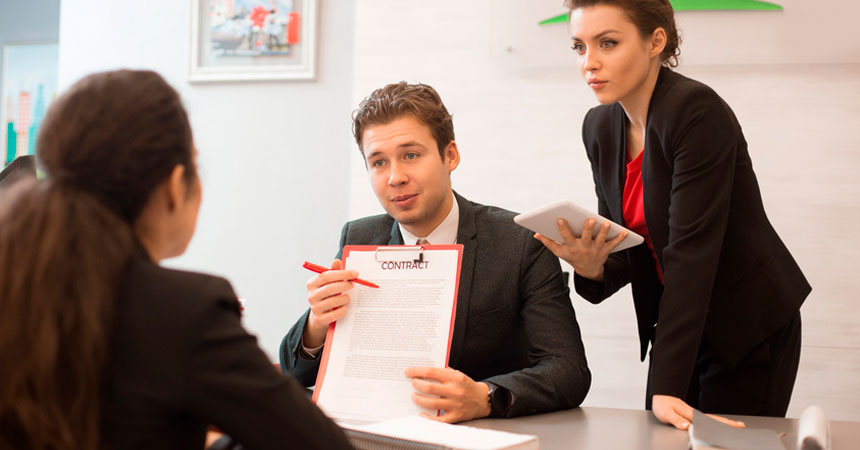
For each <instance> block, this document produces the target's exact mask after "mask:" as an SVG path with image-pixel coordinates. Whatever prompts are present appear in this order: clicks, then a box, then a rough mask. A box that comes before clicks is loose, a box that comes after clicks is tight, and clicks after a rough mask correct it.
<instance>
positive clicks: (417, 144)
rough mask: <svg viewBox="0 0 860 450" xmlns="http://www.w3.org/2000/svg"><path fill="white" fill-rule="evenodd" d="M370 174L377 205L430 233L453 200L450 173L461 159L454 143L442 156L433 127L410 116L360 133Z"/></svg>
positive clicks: (407, 225) (421, 232)
mask: <svg viewBox="0 0 860 450" xmlns="http://www.w3.org/2000/svg"><path fill="white" fill-rule="evenodd" d="M361 141H362V148H363V151H364V159H365V165H366V166H367V174H368V176H369V177H370V185H371V186H372V187H373V192H374V193H375V194H376V198H377V199H379V203H380V204H382V207H383V208H385V211H386V212H387V213H388V214H389V215H390V216H391V217H393V218H394V219H395V220H397V221H398V222H400V223H401V224H403V226H404V227H405V228H406V229H407V230H409V232H410V233H412V234H414V235H416V236H421V237H424V236H427V235H428V234H430V232H431V231H433V230H434V229H435V228H436V227H437V226H438V225H439V224H440V223H442V221H443V220H445V217H446V216H447V215H448V212H449V211H450V209H451V205H452V204H453V199H452V194H451V171H452V170H454V169H455V168H456V167H457V165H458V164H459V163H460V153H459V152H458V151H457V144H456V143H454V141H451V142H450V143H448V145H447V146H446V147H445V151H444V154H445V157H444V158H442V157H441V156H440V155H439V149H438V147H437V145H436V139H435V138H433V134H432V133H431V131H430V127H428V126H427V125H424V124H423V123H421V122H419V121H418V120H417V119H415V118H414V117H412V116H402V117H399V118H397V119H395V120H393V121H391V122H389V123H386V124H380V125H371V126H369V127H367V128H366V129H365V130H364V132H363V134H362V139H361Z"/></svg>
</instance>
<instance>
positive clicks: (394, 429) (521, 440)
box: [341, 416, 539, 450]
mask: <svg viewBox="0 0 860 450" xmlns="http://www.w3.org/2000/svg"><path fill="white" fill-rule="evenodd" d="M341 425H343V424H341ZM343 426H345V427H346V428H349V429H354V430H359V431H365V432H368V433H374V434H379V435H383V436H390V437H395V438H399V439H407V440H409V441H415V442H426V443H430V444H436V445H440V446H442V447H444V448H450V449H456V450H532V449H538V448H539V442H538V438H537V436H534V435H531V434H516V433H508V432H506V431H498V430H488V429H484V428H475V427H470V426H466V425H451V424H447V423H443V422H437V421H435V420H430V419H425V418H423V417H419V416H408V417H400V418H397V419H391V420H386V421H384V422H377V423H373V424H369V425H361V426H350V425H343Z"/></svg>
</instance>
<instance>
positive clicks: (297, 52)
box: [189, 0, 317, 82]
mask: <svg viewBox="0 0 860 450" xmlns="http://www.w3.org/2000/svg"><path fill="white" fill-rule="evenodd" d="M191 4H192V7H191V22H192V23H191V58H190V62H191V68H190V73H189V80H190V81H191V82H213V81H253V80H310V79H313V78H314V76H315V71H314V60H315V54H316V48H315V47H316V46H315V43H316V42H315V37H316V6H317V0H191Z"/></svg>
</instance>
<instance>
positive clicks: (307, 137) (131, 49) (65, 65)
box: [60, 0, 354, 360]
mask: <svg viewBox="0 0 860 450" xmlns="http://www.w3.org/2000/svg"><path fill="white" fill-rule="evenodd" d="M190 5H191V4H190V2H188V1H177V0H149V1H145V2H141V1H132V0H121V1H120V0H64V1H63V2H62V5H61V16H60V19H61V20H60V87H61V89H63V88H64V87H67V86H69V85H70V84H71V83H73V82H74V81H75V80H77V79H78V78H80V77H81V76H83V75H85V74H88V73H91V72H94V71H102V70H108V69H114V68H120V67H130V68H146V69H152V70H155V71H157V72H159V73H161V74H162V75H163V76H164V77H165V78H166V79H167V80H168V81H169V82H170V83H171V84H172V85H173V86H174V87H175V88H177V89H178V90H179V92H180V94H181V95H182V97H183V99H184V100H185V104H186V106H187V108H188V110H189V113H190V115H191V122H192V126H193V128H194V134H195V139H196V144H197V147H198V149H199V160H198V164H199V166H200V173H201V176H202V179H203V189H204V191H203V195H204V197H203V206H202V209H201V213H200V219H199V222H198V229H197V234H196V236H195V237H194V240H193V241H192V243H191V246H190V248H189V250H188V252H187V253H186V254H185V256H183V257H181V258H179V259H177V260H175V261H171V262H169V263H168V264H171V265H175V266H180V267H185V268H191V269H194V270H201V271H206V272H211V273H216V274H220V275H224V276H226V277H227V278H229V279H230V280H231V281H232V283H233V285H234V287H235V289H236V291H237V292H238V293H239V295H240V296H241V297H244V299H245V308H246V309H245V324H246V326H247V327H248V328H249V329H250V330H251V331H252V332H255V333H257V334H258V336H259V338H260V340H261V345H262V346H263V348H264V349H265V350H266V351H267V352H268V353H269V355H270V357H272V358H273V360H276V359H277V348H278V345H279V343H280V339H281V338H282V337H283V335H284V333H285V332H286V330H287V329H288V328H289V326H290V325H291V324H292V323H293V322H294V321H295V320H296V318H297V317H298V316H299V314H301V312H302V311H303V310H304V309H305V308H306V301H305V298H306V294H305V293H304V292H305V289H304V285H305V282H306V281H307V279H308V278H309V273H307V272H305V271H304V270H303V269H302V268H301V264H302V261H303V260H304V259H308V260H310V261H316V262H319V263H326V261H328V260H329V259H330V258H331V257H332V256H333V255H334V254H335V252H336V250H337V239H338V236H339V232H340V227H341V225H342V224H343V222H344V220H345V219H346V211H347V200H346V199H347V197H346V194H345V190H346V186H347V183H346V176H347V167H348V162H347V161H348V159H347V154H348V153H349V152H351V151H352V147H351V143H350V136H351V134H350V113H351V111H352V105H351V103H350V99H351V98H352V66H353V61H352V55H353V44H352V37H353V32H354V28H353V20H354V12H353V4H352V2H350V1H346V0H323V1H320V2H319V5H318V11H317V15H318V17H319V22H318V35H317V36H318V41H317V42H318V58H317V64H318V66H317V79H316V81H305V82H268V83H233V84H229V83H221V84H207V85H197V84H195V85H191V84H189V83H188V81H187V73H188V57H189V56H188V47H189V33H190V32H189V26H190V25H189V24H190V23H191V22H190Z"/></svg>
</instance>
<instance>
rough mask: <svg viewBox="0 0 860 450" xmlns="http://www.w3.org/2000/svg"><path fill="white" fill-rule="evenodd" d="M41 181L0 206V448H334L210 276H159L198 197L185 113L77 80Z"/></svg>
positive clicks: (168, 96)
mask: <svg viewBox="0 0 860 450" xmlns="http://www.w3.org/2000/svg"><path fill="white" fill-rule="evenodd" d="M37 155H38V159H39V162H40V164H41V167H42V169H43V170H44V172H45V174H46V179H44V180H42V181H38V182H21V183H18V184H17V185H15V186H13V187H12V188H10V189H9V190H8V191H7V192H5V193H4V194H3V197H4V198H2V201H0V309H2V311H3V313H2V314H0V380H2V381H0V448H15V449H26V448H32V449H98V448H153V449H155V448H158V449H173V448H176V449H179V448H182V449H202V448H203V446H204V439H205V436H206V427H207V425H208V424H212V425H215V426H217V427H218V428H220V429H222V430H224V432H226V433H227V434H229V435H230V436H232V437H233V438H234V439H235V440H236V441H237V442H239V443H241V444H242V445H243V446H244V447H245V448H246V449H265V448H272V449H274V448H279V449H280V448H302V449H305V448H327V449H328V448H346V447H348V446H349V444H348V443H347V441H346V438H345V437H344V434H343V433H342V432H341V430H340V429H339V428H338V427H337V426H336V425H335V424H334V423H333V422H331V421H330V420H329V419H328V418H326V417H325V416H324V415H323V413H322V412H321V411H320V410H319V409H317V408H316V407H315V406H314V405H313V404H312V403H311V402H310V401H309V400H308V398H307V396H306V395H305V393H304V392H303V389H302V388H301V387H299V385H298V384H297V383H296V382H295V381H293V380H292V379H291V378H287V377H284V376H282V375H281V374H279V373H278V372H277V371H276V370H275V369H274V368H273V367H272V365H271V363H270V361H269V360H268V359H267V358H266V356H265V355H264V354H263V352H262V351H261V350H260V348H259V347H258V346H257V342H256V339H255V338H254V337H253V336H251V335H249V334H248V333H247V332H246V331H245V330H244V329H243V328H242V325H241V323H240V320H239V319H240V317H239V303H238V301H237V299H236V295H235V294H234V292H233V289H232V288H231V287H230V284H229V283H228V282H227V281H226V280H224V279H221V278H216V277H212V276H208V275H202V274H197V273H191V272H183V271H178V270H170V269H165V268H162V267H160V266H159V265H158V262H159V261H161V260H162V259H164V258H168V257H172V256H177V255H180V254H182V253H183V252H184V251H185V248H186V247H187V245H188V242H189V241H190V240H191V236H192V235H193V233H194V227H195V225H196V222H197V212H198V210H199V207H200V200H201V186H200V180H199V178H198V177H197V172H196V170H195V156H196V151H195V149H194V145H193V139H192V134H191V128H190V125H189V122H188V117H187V115H186V112H185V109H184V108H183V106H182V103H181V100H180V98H179V96H178V94H177V93H176V91H174V90H173V88H171V87H170V86H169V85H168V84H167V83H166V82H165V81H164V79H162V78H161V77H160V76H159V75H157V74H155V73H153V72H145V71H116V72H107V73H100V74H95V75H91V76H88V77H86V78H84V79H83V80H81V81H79V82H78V83H77V84H75V85H74V86H72V87H71V88H70V89H69V90H68V91H67V92H66V93H64V94H63V95H62V96H61V97H60V98H58V99H57V100H56V102H55V104H54V105H53V106H52V107H51V109H50V111H49V112H48V114H47V116H46V117H45V120H44V122H43V124H42V129H41V133H40V136H39V140H38V148H37Z"/></svg>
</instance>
